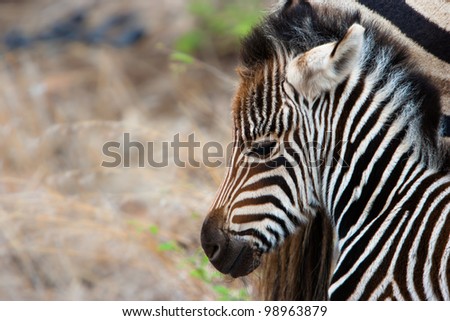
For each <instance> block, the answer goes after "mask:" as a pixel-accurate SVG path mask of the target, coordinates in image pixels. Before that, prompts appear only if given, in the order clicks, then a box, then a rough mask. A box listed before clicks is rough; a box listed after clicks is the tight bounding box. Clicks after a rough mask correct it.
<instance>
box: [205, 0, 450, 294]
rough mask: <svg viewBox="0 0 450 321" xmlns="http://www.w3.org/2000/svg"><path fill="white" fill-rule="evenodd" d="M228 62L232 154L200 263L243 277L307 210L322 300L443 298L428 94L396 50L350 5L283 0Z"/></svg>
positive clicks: (432, 108)
mask: <svg viewBox="0 0 450 321" xmlns="http://www.w3.org/2000/svg"><path fill="white" fill-rule="evenodd" d="M239 74H240V78H241V80H240V84H239V88H238V90H237V93H236V96H235V99H234V102H233V123H234V125H233V132H234V137H233V138H234V152H233V154H232V157H231V162H230V167H229V169H228V172H227V174H226V177H225V179H224V181H223V183H222V185H221V187H220V189H219V191H218V194H217V196H216V199H215V200H214V203H213V204H212V207H211V211H210V213H209V214H208V216H207V218H206V219H205V222H204V224H203V227H202V232H201V241H202V246H203V248H204V251H205V253H206V255H207V256H208V257H209V259H210V261H211V263H212V264H213V265H214V266H215V267H216V268H217V269H218V270H219V271H221V272H222V273H225V274H230V275H231V276H233V277H239V276H243V275H247V274H249V273H250V272H252V271H253V270H254V269H255V268H256V267H257V266H258V265H259V263H260V259H261V256H262V254H264V253H269V252H271V251H272V250H274V249H275V248H277V246H279V245H280V244H281V243H282V242H283V240H285V239H286V238H287V237H288V236H289V235H292V234H293V233H294V232H295V231H297V230H299V229H300V230H301V229H304V228H305V227H306V226H309V223H310V222H312V221H315V220H317V219H318V218H319V217H320V221H321V222H322V223H321V224H320V225H317V226H319V228H317V226H316V228H313V229H312V230H311V231H309V233H314V235H313V236H314V240H316V241H317V242H320V244H322V245H323V246H324V247H325V248H324V252H323V253H325V254H324V256H323V257H320V258H319V259H320V260H326V261H327V265H328V267H327V268H324V269H323V271H324V272H323V273H325V274H324V275H325V277H320V278H315V279H314V280H315V281H316V282H321V283H323V284H320V285H314V286H316V287H317V286H319V287H321V288H323V289H326V290H325V291H328V293H326V294H325V296H324V297H322V298H325V299H326V298H328V297H329V298H331V299H407V300H410V299H450V294H449V284H450V265H449V261H450V215H449V212H450V176H449V175H448V173H447V172H446V171H445V170H444V167H445V160H444V156H443V155H444V152H443V151H442V150H441V147H440V143H439V139H438V127H439V115H440V104H439V93H438V92H437V91H436V89H435V88H434V87H433V86H432V85H431V84H430V82H429V80H428V79H427V78H426V77H424V76H423V75H422V74H421V73H420V72H418V71H417V70H416V68H415V67H414V61H413V60H411V59H410V58H409V56H408V54H407V52H406V49H405V48H404V47H403V46H402V45H400V44H399V43H398V42H397V41H396V40H395V39H393V38H392V37H390V36H389V34H388V33H387V32H385V31H383V30H382V29H381V28H379V26H378V25H377V24H376V23H374V22H372V21H367V20H364V19H362V18H361V16H360V14H359V12H358V11H356V10H355V11H339V10H336V9H330V8H329V7H327V6H325V5H320V4H314V3H309V2H306V1H299V0H298V1H295V0H294V1H293V0H291V1H283V2H282V5H281V6H280V8H278V9H277V10H276V11H275V12H274V13H272V14H271V15H269V16H268V17H267V18H266V19H265V20H264V22H263V23H262V24H261V25H259V26H258V27H256V28H255V29H254V30H253V32H252V33H251V35H250V36H249V37H248V38H247V39H245V41H244V42H243V48H242V53H241V66H240V67H239ZM328 230H329V231H330V233H328V232H327V231H328ZM330 235H331V236H330ZM323 238H326V240H323ZM321 239H322V240H321ZM309 243H311V242H309ZM310 245H311V244H310ZM311 246H314V244H312V245H311ZM316 259H317V258H316ZM326 273H328V274H326ZM308 277H309V275H297V276H296V278H308Z"/></svg>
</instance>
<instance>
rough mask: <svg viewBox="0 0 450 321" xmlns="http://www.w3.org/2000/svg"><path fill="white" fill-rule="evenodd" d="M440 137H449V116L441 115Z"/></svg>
mask: <svg viewBox="0 0 450 321" xmlns="http://www.w3.org/2000/svg"><path fill="white" fill-rule="evenodd" d="M441 122H442V136H444V137H450V115H442V116H441Z"/></svg>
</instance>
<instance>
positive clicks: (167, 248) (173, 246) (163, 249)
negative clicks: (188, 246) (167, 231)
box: [158, 241, 178, 252]
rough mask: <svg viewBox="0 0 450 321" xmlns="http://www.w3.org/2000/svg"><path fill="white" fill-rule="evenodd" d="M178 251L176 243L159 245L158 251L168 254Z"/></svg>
mask: <svg viewBox="0 0 450 321" xmlns="http://www.w3.org/2000/svg"><path fill="white" fill-rule="evenodd" d="M176 250H178V245H177V244H176V243H175V242H174V241H168V242H163V243H161V244H159V246H158V251H161V252H168V251H176Z"/></svg>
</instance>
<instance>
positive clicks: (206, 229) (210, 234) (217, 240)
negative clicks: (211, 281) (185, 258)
mask: <svg viewBox="0 0 450 321" xmlns="http://www.w3.org/2000/svg"><path fill="white" fill-rule="evenodd" d="M201 243H202V247H203V250H204V251H205V254H206V256H207V257H208V258H209V260H210V261H211V262H217V261H219V260H220V257H221V256H222V254H223V252H224V251H225V248H226V246H227V238H226V237H225V234H224V232H223V231H222V230H221V229H220V228H218V226H217V223H216V222H215V220H209V219H207V220H206V221H205V223H204V224H203V227H202V232H201Z"/></svg>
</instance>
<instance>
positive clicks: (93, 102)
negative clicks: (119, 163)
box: [0, 0, 262, 300]
mask: <svg viewBox="0 0 450 321" xmlns="http://www.w3.org/2000/svg"><path fill="white" fill-rule="evenodd" d="M187 3H188V1H185V0H171V1H153V0H151V1H148V0H130V1H118V0H116V1H114V0H109V1H108V0H104V1H89V0H70V1H69V0H60V1H50V0H20V1H12V0H11V1H0V31H1V32H0V36H3V35H4V34H5V33H6V32H7V31H9V30H12V29H14V28H20V29H21V30H23V31H24V33H25V34H33V33H36V32H38V31H40V30H46V29H48V28H49V27H50V26H51V25H52V24H54V23H55V22H56V21H58V20H61V19H64V17H67V16H69V15H70V14H73V12H74V11H76V10H79V9H80V8H88V12H89V24H92V26H95V25H98V24H99V23H101V21H104V20H105V19H107V18H108V17H110V16H112V15H115V14H118V13H121V12H132V13H134V14H135V15H136V21H138V22H139V23H140V24H141V25H142V26H144V27H145V29H146V32H147V34H146V37H145V38H144V39H143V40H142V41H140V42H139V43H138V44H136V45H133V46H130V47H126V48H115V47H113V46H109V45H96V46H91V45H86V44H83V43H78V42H70V43H58V42H43V43H40V44H35V45H33V46H32V47H31V48H26V49H20V50H15V51H8V50H6V48H5V46H3V45H2V47H0V138H1V139H0V270H1V273H0V300H19V299H21V300H30V299H32V300H56V299H58V300H73V299H75V300H98V299H101V300H119V299H120V300H142V299H145V300H187V299H189V300H198V299H217V298H219V297H220V296H219V293H220V292H221V291H224V290H223V288H221V286H223V287H226V288H231V289H234V288H238V289H239V288H243V287H244V288H247V290H248V291H251V288H250V286H248V285H245V284H244V283H243V281H242V280H240V281H231V280H217V281H214V282H213V284H209V283H208V282H205V281H202V280H201V279H199V278H198V277H195V276H193V275H192V271H193V269H195V268H196V266H197V265H198V264H201V263H199V262H201V254H200V252H199V230H200V227H201V223H202V219H203V216H204V214H205V213H206V212H207V210H208V206H209V203H210V202H211V201H212V198H213V196H214V193H215V190H216V189H217V187H218V184H219V182H220V179H221V177H222V175H223V172H224V168H223V167H222V168H216V169H209V168H205V167H201V168H190V167H187V168H177V167H175V166H173V165H171V166H169V167H168V168H164V169H155V168H151V167H149V166H147V167H146V168H129V169H126V168H113V169H106V168H103V167H101V166H100V164H101V162H102V160H105V157H104V156H102V152H101V151H102V146H103V144H104V143H105V142H107V141H119V142H120V141H121V140H122V139H123V133H125V132H127V133H130V134H131V138H132V139H133V140H138V141H141V142H147V141H154V142H161V141H171V140H172V138H173V136H174V134H175V133H180V134H181V137H184V138H186V137H187V135H189V134H190V133H193V132H195V135H196V138H197V140H200V141H201V142H202V143H204V142H206V141H212V140H214V141H218V142H220V143H222V144H224V145H225V144H226V143H227V142H228V140H229V139H230V136H231V135H230V134H231V133H230V128H231V125H230V119H231V117H230V111H229V110H230V109H229V105H230V99H231V97H232V94H233V91H234V83H235V74H234V67H235V63H236V53H230V54H228V56H227V57H221V56H220V55H219V54H218V53H216V52H214V50H213V49H211V50H210V51H209V52H208V54H207V55H205V56H204V57H202V58H201V60H198V61H194V62H193V63H192V64H189V65H186V64H183V63H180V62H176V61H172V60H171V59H170V56H171V54H172V47H173V44H174V42H175V41H176V40H177V38H178V37H179V36H180V34H181V33H182V32H184V31H185V30H188V29H189V28H191V27H192V25H193V24H195V19H193V17H192V15H191V14H189V12H188V10H187ZM261 7H262V6H261ZM236 49H237V48H236ZM167 244H169V246H168V249H167V246H166V245H167ZM205 270H206V272H207V273H213V272H211V271H212V270H211V271H210V270H209V267H205ZM214 289H215V290H214ZM225 292H226V291H225Z"/></svg>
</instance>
